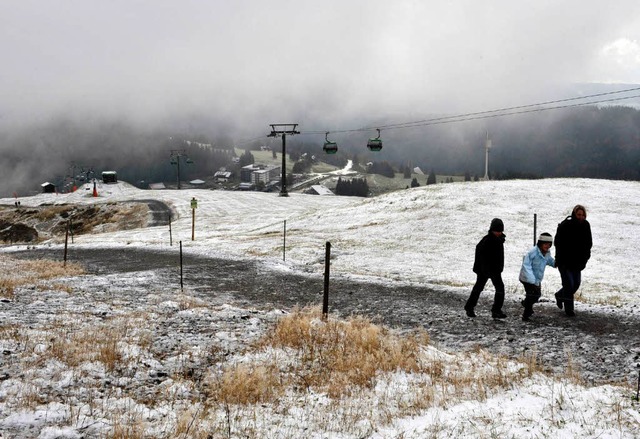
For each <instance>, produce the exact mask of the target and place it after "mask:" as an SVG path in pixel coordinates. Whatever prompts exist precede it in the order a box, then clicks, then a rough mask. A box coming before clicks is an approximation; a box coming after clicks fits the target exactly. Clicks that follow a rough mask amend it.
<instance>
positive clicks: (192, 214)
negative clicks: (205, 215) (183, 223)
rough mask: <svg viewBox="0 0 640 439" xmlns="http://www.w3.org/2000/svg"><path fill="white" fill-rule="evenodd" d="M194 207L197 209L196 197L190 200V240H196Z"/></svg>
mask: <svg viewBox="0 0 640 439" xmlns="http://www.w3.org/2000/svg"><path fill="white" fill-rule="evenodd" d="M196 207H198V200H196V197H193V198H191V240H192V241H194V240H195V239H196Z"/></svg>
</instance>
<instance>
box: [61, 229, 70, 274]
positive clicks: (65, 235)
mask: <svg viewBox="0 0 640 439" xmlns="http://www.w3.org/2000/svg"><path fill="white" fill-rule="evenodd" d="M68 242H69V221H67V230H66V231H65V234H64V258H63V260H64V262H63V263H62V266H63V267H66V266H67V244H68Z"/></svg>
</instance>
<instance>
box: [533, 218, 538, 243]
mask: <svg viewBox="0 0 640 439" xmlns="http://www.w3.org/2000/svg"><path fill="white" fill-rule="evenodd" d="M537 229H538V214H537V213H534V214H533V245H536V243H537V242H538V236H537Z"/></svg>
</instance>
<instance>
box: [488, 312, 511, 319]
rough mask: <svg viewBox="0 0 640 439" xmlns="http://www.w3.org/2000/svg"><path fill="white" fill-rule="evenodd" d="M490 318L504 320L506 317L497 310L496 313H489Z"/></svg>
mask: <svg viewBox="0 0 640 439" xmlns="http://www.w3.org/2000/svg"><path fill="white" fill-rule="evenodd" d="M491 317H493V318H494V319H506V318H507V315H506V314H505V313H503V312H502V311H501V310H498V311H491Z"/></svg>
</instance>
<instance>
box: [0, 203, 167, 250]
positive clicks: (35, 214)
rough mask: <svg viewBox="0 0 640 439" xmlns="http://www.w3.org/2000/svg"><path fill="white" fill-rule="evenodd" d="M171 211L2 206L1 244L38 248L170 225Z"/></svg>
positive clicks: (153, 206)
mask: <svg viewBox="0 0 640 439" xmlns="http://www.w3.org/2000/svg"><path fill="white" fill-rule="evenodd" d="M170 218H171V210H170V209H169V207H168V206H167V205H165V204H164V203H162V202H160V201H157V200H139V201H131V202H125V203H96V204H93V205H68V204H62V205H53V206H52V205H44V206H37V207H18V206H15V205H14V206H7V205H4V206H0V242H4V243H7V244H14V243H31V244H37V243H38V242H41V241H43V240H47V239H52V238H53V239H56V238H57V239H64V237H65V233H66V231H67V229H68V230H69V233H70V234H71V235H73V234H84V233H101V232H109V231H114V230H126V229H135V228H139V227H148V226H156V225H166V224H168V222H169V220H170Z"/></svg>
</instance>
